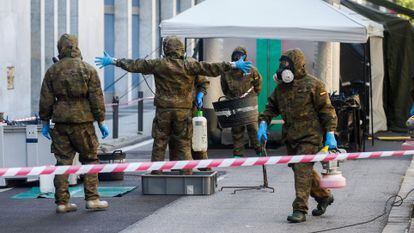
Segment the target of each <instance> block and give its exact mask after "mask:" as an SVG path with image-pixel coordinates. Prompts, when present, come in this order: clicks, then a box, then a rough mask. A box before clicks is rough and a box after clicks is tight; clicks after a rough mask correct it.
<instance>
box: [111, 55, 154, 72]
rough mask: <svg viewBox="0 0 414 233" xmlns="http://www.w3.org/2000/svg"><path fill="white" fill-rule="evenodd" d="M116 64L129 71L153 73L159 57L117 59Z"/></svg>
mask: <svg viewBox="0 0 414 233" xmlns="http://www.w3.org/2000/svg"><path fill="white" fill-rule="evenodd" d="M115 66H118V67H120V68H122V69H123V70H126V71H128V72H133V73H142V74H152V73H154V69H155V67H156V66H157V59H154V60H145V59H136V60H133V59H125V58H122V59H115Z"/></svg>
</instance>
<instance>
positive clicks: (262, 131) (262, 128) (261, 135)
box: [257, 121, 267, 143]
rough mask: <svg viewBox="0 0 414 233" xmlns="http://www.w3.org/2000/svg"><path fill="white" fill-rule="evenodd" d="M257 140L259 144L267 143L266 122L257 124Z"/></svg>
mask: <svg viewBox="0 0 414 233" xmlns="http://www.w3.org/2000/svg"><path fill="white" fill-rule="evenodd" d="M257 139H258V140H259V143H260V142H262V140H265V141H267V124H266V121H261V122H260V124H259V130H257Z"/></svg>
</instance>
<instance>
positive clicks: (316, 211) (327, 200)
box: [312, 194, 334, 216]
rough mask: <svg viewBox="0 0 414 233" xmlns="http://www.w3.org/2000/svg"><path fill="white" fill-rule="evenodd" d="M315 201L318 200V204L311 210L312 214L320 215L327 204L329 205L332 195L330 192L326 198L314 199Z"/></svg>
mask: <svg viewBox="0 0 414 233" xmlns="http://www.w3.org/2000/svg"><path fill="white" fill-rule="evenodd" d="M316 201H317V202H318V206H317V207H316V209H313V210H312V215H313V216H321V215H322V214H324V213H325V211H326V208H328V205H330V204H332V203H333V202H334V197H333V195H332V194H331V196H329V197H327V198H322V199H316Z"/></svg>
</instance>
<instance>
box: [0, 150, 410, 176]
mask: <svg viewBox="0 0 414 233" xmlns="http://www.w3.org/2000/svg"><path fill="white" fill-rule="evenodd" d="M404 155H414V150H401V151H379V152H362V153H337V154H328V155H326V154H316V155H295V156H290V155H285V156H271V157H252V158H238V159H206V160H183V161H163V162H138V163H113V164H92V165H74V166H41V167H17V168H0V177H16V176H38V175H47V174H58V175H60V174H94V173H114V172H137V171H153V170H171V169H194V168H207V167H209V168H214V167H220V168H224V167H249V166H261V165H275V164H288V163H309V162H320V161H324V162H326V161H330V160H353V159H375V158H383V157H391V156H396V157H401V156H404Z"/></svg>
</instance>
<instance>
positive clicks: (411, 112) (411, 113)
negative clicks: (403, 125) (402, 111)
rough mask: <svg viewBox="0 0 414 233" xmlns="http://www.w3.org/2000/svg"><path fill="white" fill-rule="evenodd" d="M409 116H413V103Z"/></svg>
mask: <svg viewBox="0 0 414 233" xmlns="http://www.w3.org/2000/svg"><path fill="white" fill-rule="evenodd" d="M410 116H414V104H413V105H412V106H411V109H410Z"/></svg>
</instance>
